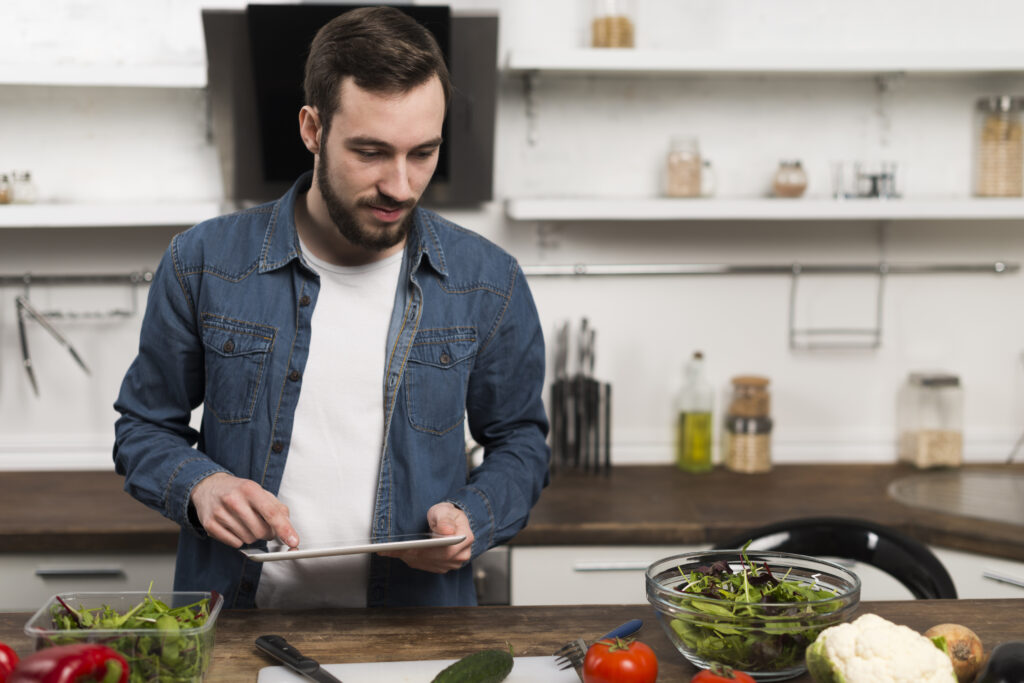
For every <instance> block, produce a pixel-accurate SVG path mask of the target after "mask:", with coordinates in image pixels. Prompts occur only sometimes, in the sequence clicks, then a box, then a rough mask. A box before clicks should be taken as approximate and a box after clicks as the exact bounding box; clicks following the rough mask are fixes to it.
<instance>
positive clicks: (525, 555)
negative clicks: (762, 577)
mask: <svg viewBox="0 0 1024 683" xmlns="http://www.w3.org/2000/svg"><path fill="white" fill-rule="evenodd" d="M708 547H709V546H511V547H510V551H511V570H510V571H511V596H510V597H511V604H512V605H584V604H605V605H622V604H637V603H646V602H647V594H646V589H645V586H644V572H645V570H646V569H647V567H648V566H649V565H650V564H651V563H653V562H655V561H656V560H659V559H661V558H663V557H668V556H669V555H674V554H678V553H684V552H692V551H696V550H704V549H707V548H708ZM932 550H933V552H935V554H936V555H937V556H938V557H939V559H940V560H941V561H942V563H943V564H944V565H945V566H946V569H947V571H949V574H950V576H951V577H952V579H953V584H954V585H955V586H956V589H957V594H958V595H959V597H961V598H971V599H983V598H1024V588H1020V587H1018V586H1014V585H1010V584H1006V583H1000V582H997V581H993V580H991V579H987V578H984V577H983V576H982V572H983V571H985V570H989V571H993V572H997V573H1000V574H1003V575H1007V576H1011V577H1017V578H1020V579H1022V580H1024V563H1021V562H1014V561H1012V560H1004V559H1001V558H995V557H989V556H985V555H976V554H973V553H965V552H960V551H954V550H948V549H945V548H932ZM826 559H828V558H826ZM833 561H836V562H838V563H839V564H842V565H843V566H844V567H847V568H848V569H850V570H851V571H853V572H854V573H856V574H857V576H859V577H860V580H861V584H862V587H861V599H862V600H875V601H877V600H911V599H913V597H914V596H913V595H912V594H911V592H910V591H909V590H907V588H905V587H904V586H903V585H902V584H901V583H900V582H899V581H897V580H896V579H894V578H893V577H891V576H889V575H888V574H886V573H885V572H883V571H882V570H880V569H877V568H876V567H873V566H871V565H867V564H863V563H860V562H851V561H848V560H833Z"/></svg>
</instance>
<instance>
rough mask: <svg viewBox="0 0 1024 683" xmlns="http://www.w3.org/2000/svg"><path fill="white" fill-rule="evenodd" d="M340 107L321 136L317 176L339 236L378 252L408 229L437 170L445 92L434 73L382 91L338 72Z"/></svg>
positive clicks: (393, 243) (399, 240)
mask: <svg viewBox="0 0 1024 683" xmlns="http://www.w3.org/2000/svg"><path fill="white" fill-rule="evenodd" d="M340 100H341V106H340V108H339V109H338V110H337V111H336V112H335V113H334V118H333V119H332V121H331V124H330V127H329V129H328V130H327V132H326V135H325V136H324V138H323V139H322V140H321V142H320V152H319V158H318V160H317V163H316V182H317V186H318V187H319V189H320V193H321V195H322V196H323V198H324V202H325V204H326V205H327V210H328V213H329V214H330V216H331V219H332V220H333V221H334V223H335V225H336V226H337V228H338V231H339V232H340V233H341V235H342V236H343V237H344V238H345V239H346V240H348V241H349V242H350V243H351V244H353V245H355V246H357V247H361V248H364V249H366V250H368V251H385V250H387V249H389V248H391V247H393V246H395V245H397V244H400V243H401V242H402V241H403V240H404V239H405V238H406V236H407V235H408V234H409V228H410V227H411V225H412V211H413V208H415V206H416V203H417V202H418V201H419V198H420V196H421V195H422V194H423V191H424V190H425V189H426V188H427V184H428V183H429V182H430V178H431V177H432V176H433V174H434V169H435V168H437V156H438V150H439V148H440V146H441V125H442V124H443V122H444V111H445V102H444V91H443V89H442V88H441V82H440V81H439V80H438V79H437V77H434V78H432V79H431V80H429V81H427V82H426V83H424V84H423V85H420V86H417V87H416V88H413V89H412V90H410V91H409V92H407V93H401V94H397V95H381V94H378V93H372V92H369V91H366V90H363V89H362V88H360V87H358V86H357V85H355V83H354V82H353V80H352V78H351V77H348V78H345V79H344V80H343V81H342V83H341V88H340Z"/></svg>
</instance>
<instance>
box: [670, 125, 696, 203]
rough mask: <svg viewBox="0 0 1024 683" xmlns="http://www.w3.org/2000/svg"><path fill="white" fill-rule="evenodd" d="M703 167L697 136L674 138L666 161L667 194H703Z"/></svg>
mask: <svg viewBox="0 0 1024 683" xmlns="http://www.w3.org/2000/svg"><path fill="white" fill-rule="evenodd" d="M703 168H704V164H703V162H702V161H701V158H700V145H698V144H697V138H690V137H679V138H672V142H671V144H670V146H669V149H668V157H667V159H666V161H665V176H666V179H667V183H666V186H665V194H667V195H668V196H669V197H699V196H701V194H700V191H701V175H702V174H703Z"/></svg>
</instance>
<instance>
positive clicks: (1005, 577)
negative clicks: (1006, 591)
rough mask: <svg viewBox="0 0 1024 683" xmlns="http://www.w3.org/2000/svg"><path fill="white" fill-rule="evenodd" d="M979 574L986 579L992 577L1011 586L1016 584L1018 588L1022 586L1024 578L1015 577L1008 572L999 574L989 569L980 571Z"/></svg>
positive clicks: (1023, 585) (1023, 586)
mask: <svg viewBox="0 0 1024 683" xmlns="http://www.w3.org/2000/svg"><path fill="white" fill-rule="evenodd" d="M981 575H982V576H983V577H985V578H986V579H992V580H993V581H998V582H1000V583H1008V584H1010V585H1011V586H1017V587H1018V588H1024V579H1020V578H1017V577H1016V576H1010V575H1009V574H1000V573H999V572H994V571H992V570H991V569H985V570H983V571H982V572H981Z"/></svg>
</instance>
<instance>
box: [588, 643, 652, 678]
mask: <svg viewBox="0 0 1024 683" xmlns="http://www.w3.org/2000/svg"><path fill="white" fill-rule="evenodd" d="M657 679H658V658H657V657H656V656H655V655H654V650H652V649H651V648H649V647H647V646H646V645H644V644H643V643H641V642H639V641H636V640H633V639H629V640H623V639H622V638H616V639H615V640H599V641H597V642H596V643H594V644H593V645H591V646H590V649H588V650H587V657H586V659H584V660H583V683H654V682H655V681H656V680H657Z"/></svg>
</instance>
